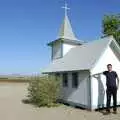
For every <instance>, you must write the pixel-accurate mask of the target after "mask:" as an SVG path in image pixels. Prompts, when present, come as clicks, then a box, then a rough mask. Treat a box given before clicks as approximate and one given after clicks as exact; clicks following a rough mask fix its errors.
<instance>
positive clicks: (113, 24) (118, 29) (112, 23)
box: [103, 14, 120, 45]
mask: <svg viewBox="0 0 120 120" xmlns="http://www.w3.org/2000/svg"><path fill="white" fill-rule="evenodd" d="M103 34H104V35H105V36H108V35H113V36H114V38H115V39H116V41H117V42H118V44H119V45H120V14H118V15H105V16H104V19H103Z"/></svg>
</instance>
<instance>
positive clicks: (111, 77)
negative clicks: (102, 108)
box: [103, 64, 119, 114]
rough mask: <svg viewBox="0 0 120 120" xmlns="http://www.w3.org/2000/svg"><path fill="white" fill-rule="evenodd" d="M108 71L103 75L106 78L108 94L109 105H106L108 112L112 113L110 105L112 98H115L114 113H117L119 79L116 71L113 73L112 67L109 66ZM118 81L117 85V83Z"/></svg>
mask: <svg viewBox="0 0 120 120" xmlns="http://www.w3.org/2000/svg"><path fill="white" fill-rule="evenodd" d="M107 69H108V71H104V72H103V74H104V75H105V76H106V86H107V90H106V94H107V103H106V107H107V109H106V111H107V112H108V113H110V103H111V96H113V111H114V113H115V114H116V113H117V90H118V88H119V77H118V75H117V73H116V72H115V71H112V65H111V64H108V65H107ZM116 79H117V83H116Z"/></svg>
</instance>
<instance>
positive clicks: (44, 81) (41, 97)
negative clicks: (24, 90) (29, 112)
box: [28, 76, 60, 107]
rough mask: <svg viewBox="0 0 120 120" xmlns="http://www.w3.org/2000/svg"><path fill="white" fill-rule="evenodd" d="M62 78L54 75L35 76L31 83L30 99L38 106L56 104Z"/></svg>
mask: <svg viewBox="0 0 120 120" xmlns="http://www.w3.org/2000/svg"><path fill="white" fill-rule="evenodd" d="M59 90H60V80H58V79H56V78H55V77H54V76H51V77H48V76H46V77H34V78H32V80H31V81H30V83H29V87H28V97H29V100H30V101H31V102H32V103H33V104H35V105H37V106H39V107H40V106H47V107H52V106H56V105H57V104H56V101H57V99H58V97H59Z"/></svg>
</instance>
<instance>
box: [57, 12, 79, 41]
mask: <svg viewBox="0 0 120 120" xmlns="http://www.w3.org/2000/svg"><path fill="white" fill-rule="evenodd" d="M59 38H64V39H69V40H77V38H76V36H75V34H74V33H73V30H72V26H71V24H70V20H69V18H68V16H67V14H65V18H64V21H63V24H62V25H61V28H60V32H59V35H58V39H59Z"/></svg>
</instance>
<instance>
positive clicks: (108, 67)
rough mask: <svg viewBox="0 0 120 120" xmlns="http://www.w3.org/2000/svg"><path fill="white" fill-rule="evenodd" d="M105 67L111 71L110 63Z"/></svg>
mask: <svg viewBox="0 0 120 120" xmlns="http://www.w3.org/2000/svg"><path fill="white" fill-rule="evenodd" d="M107 69H108V71H110V72H111V71H112V65H111V64H108V65H107Z"/></svg>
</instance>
